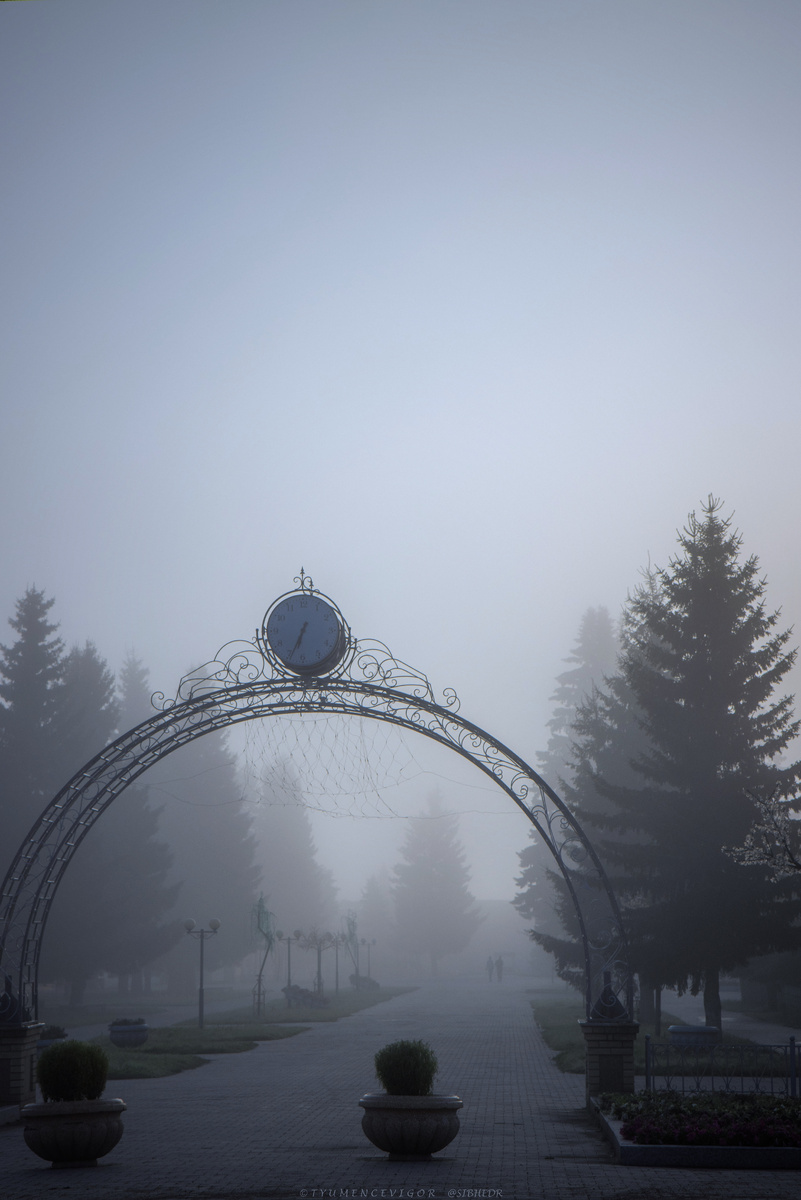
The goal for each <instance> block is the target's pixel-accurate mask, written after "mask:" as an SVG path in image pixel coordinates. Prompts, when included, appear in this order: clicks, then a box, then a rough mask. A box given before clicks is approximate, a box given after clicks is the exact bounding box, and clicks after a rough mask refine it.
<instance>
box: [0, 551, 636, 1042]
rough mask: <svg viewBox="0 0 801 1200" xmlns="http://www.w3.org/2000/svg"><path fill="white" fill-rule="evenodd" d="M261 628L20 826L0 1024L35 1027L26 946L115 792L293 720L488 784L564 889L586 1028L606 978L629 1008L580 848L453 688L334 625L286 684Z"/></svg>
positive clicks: (7, 891)
mask: <svg viewBox="0 0 801 1200" xmlns="http://www.w3.org/2000/svg"><path fill="white" fill-rule="evenodd" d="M295 582H296V585H297V586H296V593H297V594H300V595H307V594H308V595H310V594H312V593H314V594H315V595H318V596H319V595H321V593H319V592H317V591H316V589H314V588H313V585H312V581H311V579H310V578H309V576H307V575H305V574H304V573H303V572H301V575H300V576H299V577H298V579H297V580H296V581H295ZM291 594H292V593H287V595H291ZM281 599H283V597H279V601H280V600H281ZM325 599H326V600H327V599H328V598H327V597H325ZM279 601H276V602H275V603H276V604H278V603H279ZM329 603H331V602H330V601H329ZM272 607H275V605H273V606H272ZM333 607H335V606H333ZM269 611H270V610H268V613H269ZM336 612H337V613H338V614H339V610H338V609H336ZM340 616H341V614H340ZM266 619H267V618H266V617H265V621H264V622H263V623H262V626H261V629H260V631H259V632H257V634H256V637H255V638H254V639H253V641H251V642H247V641H242V642H230V643H228V644H227V645H226V646H225V647H223V649H222V650H221V651H219V652H218V654H217V656H216V657H215V658H214V659H213V660H212V661H211V662H209V663H207V664H206V665H205V667H203V668H200V669H199V670H196V671H193V672H191V673H190V674H189V675H187V676H185V677H184V678H183V679H182V680H181V682H180V684H179V687H178V690H177V692H176V695H175V697H174V698H172V699H166V698H165V697H164V695H163V693H156V695H155V696H154V698H153V699H154V704H155V705H156V707H157V708H158V709H159V711H158V712H157V713H156V714H155V715H154V716H152V717H150V718H148V719H147V720H145V721H142V722H141V724H139V725H137V726H136V727H135V728H134V729H131V730H130V731H129V732H128V733H126V734H123V735H122V736H121V737H119V738H117V740H116V741H114V742H112V743H111V744H110V745H108V746H107V747H106V748H105V749H104V750H102V751H101V752H100V754H98V755H96V756H95V758H93V759H92V760H91V761H90V762H88V763H87V764H86V765H85V766H84V767H82V768H81V770H80V771H78V772H77V773H76V774H75V775H74V776H73V777H72V779H70V780H69V782H68V783H67V784H65V786H64V787H63V788H62V789H61V791H60V792H59V793H58V795H56V796H55V798H54V799H53V800H52V801H51V802H50V804H48V806H47V808H46V809H45V810H44V812H43V813H42V815H41V816H40V818H39V819H38V821H37V822H36V824H35V825H34V826H33V828H32V829H31V831H30V833H29V834H28V837H27V838H26V840H25V842H24V844H23V846H22V847H21V849H20V850H19V852H18V854H17V857H16V859H15V860H14V862H13V864H12V866H11V868H10V869H9V872H8V874H7V876H6V879H5V881H4V884H3V889H2V895H0V982H1V983H2V989H1V990H0V1023H12V1024H13V1023H20V1022H24V1021H26V1020H30V1019H32V1018H33V1017H35V1015H36V1013H37V972H38V962H39V949H40V945H41V939H42V935H43V932H44V928H45V924H46V921H47V917H48V913H49V911H50V907H51V905H52V903H53V898H54V896H55V894H56V891H57V888H58V885H59V883H60V881H61V878H62V877H63V874H64V872H65V870H66V869H67V867H68V865H69V863H70V860H71V859H72V856H73V854H74V853H75V851H76V850H77V848H78V846H79V845H80V844H81V842H82V841H83V839H84V837H85V836H86V834H87V833H88V831H89V829H90V828H91V827H92V825H93V824H94V822H95V821H96V820H98V819H99V817H100V816H101V815H102V814H103V812H104V811H105V810H106V809H107V808H108V806H109V805H110V804H112V803H113V801H114V800H115V799H116V797H117V796H118V795H119V794H120V792H122V791H123V790H124V789H125V788H126V787H127V786H128V785H129V784H130V783H132V782H133V781H134V780H135V779H137V778H138V777H139V776H140V775H142V774H143V773H144V772H145V771H147V770H148V769H149V768H150V767H152V766H153V765H154V764H155V763H157V762H159V761H160V760H161V759H163V758H166V757H167V755H169V754H171V753H172V752H173V751H175V750H177V749H178V748H179V747H180V746H183V745H185V744H186V743H187V742H191V741H194V740H195V739H196V738H199V737H202V736H203V735H204V734H206V733H209V732H211V731H212V730H215V729H222V728H225V727H228V726H232V725H236V724H239V723H241V722H244V721H252V720H257V719H263V718H270V717H276V716H280V715H285V714H293V715H294V714H299V713H340V714H344V715H350V716H358V717H369V718H372V719H375V720H380V721H386V722H389V723H391V724H394V725H397V726H399V727H401V728H403V729H406V730H411V731H413V732H416V733H419V734H421V735H423V736H425V737H427V738H430V739H432V740H433V741H435V742H439V743H440V744H441V745H443V746H446V747H448V748H449V749H451V750H453V751H455V752H456V753H457V754H459V755H461V756H462V757H463V758H465V759H467V760H468V761H469V762H471V763H473V765H474V766H476V767H477V768H478V769H479V770H480V771H482V772H484V774H485V775H487V776H489V778H490V779H492V780H493V781H494V782H495V783H496V784H497V785H498V786H499V787H501V788H502V789H503V790H504V791H505V792H506V793H507V795H508V796H509V797H510V798H511V799H512V800H513V801H514V803H515V804H516V805H517V806H518V807H519V808H520V809H521V811H522V812H524V813H525V815H526V816H527V817H528V819H529V820H530V821H531V823H532V824H533V825H534V826H535V828H536V829H537V831H538V832H539V835H540V837H541V838H542V840H543V842H544V843H545V845H546V846H547V847H548V849H549V850H550V851H551V853H552V855H553V857H554V859H555V860H556V863H557V865H558V867H559V869H560V871H561V873H562V876H563V878H564V879H565V882H566V885H567V888H568V890H569V892H570V895H571V897H572V899H573V903H574V905H575V909H576V915H577V918H578V924H579V928H580V931H581V940H582V945H583V953H584V967H585V978H586V995H585V1000H586V1007H587V1016H588V1018H589V1016H590V1014H591V1013H592V1014H593V1015H594V1016H596V1017H597V1016H598V1014H599V1011H602V1009H603V1006H604V1003H605V1001H604V996H605V995H606V996H607V997H608V994H609V993H608V986H607V988H606V992H605V983H607V982H608V979H609V978H611V979H612V980H613V982H614V992H615V994H617V993H622V995H623V998H624V1001H625V1005H624V1007H625V1008H627V1009H628V1011H631V981H630V973H629V965H628V956H627V949H626V941H625V935H624V932H623V928H622V923H621V919H620V913H619V910H618V906H617V902H616V900H615V897H614V894H613V893H612V890H611V888H610V885H609V882H608V880H607V878H606V875H605V873H604V870H603V867H602V866H601V863H600V861H599V860H598V856H597V854H596V853H595V851H594V849H593V847H592V845H591V843H590V841H589V839H588V838H587V836H586V835H585V833H584V832H583V830H582V829H581V826H580V825H579V823H578V822H577V820H576V819H575V817H574V816H573V815H572V814H571V812H570V811H569V809H567V807H566V806H565V805H564V804H563V802H562V801H561V800H560V799H559V797H558V796H557V795H556V793H555V792H554V791H553V790H552V788H551V787H549V785H548V784H547V783H546V782H545V780H543V779H542V778H541V777H540V776H539V775H538V774H537V772H536V771H534V770H533V769H532V768H531V767H530V766H529V765H528V764H527V763H526V762H524V761H523V759H521V758H520V757H519V756H518V755H516V754H515V753H514V752H513V751H512V750H510V749H509V748H508V747H507V746H505V745H503V743H501V742H499V741H497V740H495V739H494V738H492V737H491V736H490V735H489V734H488V733H487V732H486V731H485V730H483V729H481V728H479V726H477V725H474V724H473V723H472V722H470V721H468V720H466V719H465V718H464V717H462V716H461V715H460V713H459V701H458V698H457V696H456V693H455V692H454V691H453V690H451V689H448V690H446V691H445V692H444V693H443V695H442V700H441V701H438V700H437V698H436V696H435V694H434V691H433V689H432V687H431V684H430V682H429V680H428V678H427V677H426V676H425V675H424V674H423V673H422V672H421V671H418V670H416V669H415V668H413V667H411V666H409V665H408V664H407V663H404V662H401V661H400V660H398V659H396V658H394V656H393V655H392V654H391V652H390V651H389V649H388V648H387V647H386V646H385V645H383V643H381V642H374V641H356V640H355V639H354V638H353V637H352V635H351V631H350V629H349V628H348V626H347V625H346V624H345V622H344V618H342V628H343V636H344V641H343V649H342V655H341V657H340V659H339V660H338V662H337V663H336V665H335V666H334V667H332V668H331V669H330V670H329V671H328V672H326V673H323V674H320V675H314V676H311V677H310V676H308V675H306V676H304V677H299V676H298V675H297V674H294V673H293V672H292V671H291V670H288V669H287V667H286V666H285V665H284V664H283V663H282V662H281V661H280V660H279V659H278V658H277V657H276V656H275V655H274V654H273V653H272V652H271V649H270V645H269V642H268V641H267V640H266V639H265V637H264V629H265V626H266ZM599 1006H600V1008H599ZM619 1007H620V1006H619V1005H616V1006H615V1011H618V1010H619ZM610 1015H613V1014H610Z"/></svg>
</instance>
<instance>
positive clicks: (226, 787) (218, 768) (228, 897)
mask: <svg viewBox="0 0 801 1200" xmlns="http://www.w3.org/2000/svg"><path fill="white" fill-rule="evenodd" d="M145 779H146V780H147V782H148V783H149V784H150V789H151V795H152V796H154V797H155V798H156V799H157V800H158V801H159V803H161V804H162V805H163V808H162V810H161V813H160V828H161V832H162V836H163V837H164V839H165V840H166V841H167V843H168V844H169V846H170V849H171V851H172V853H173V855H174V863H173V866H172V869H171V874H170V879H171V881H172V882H174V883H179V882H180V883H181V884H182V887H181V890H180V892H179V897H178V901H177V903H176V905H175V907H174V908H173V910H172V917H173V918H174V919H176V920H178V921H179V922H183V921H184V920H186V919H187V918H191V919H192V920H194V921H196V922H197V924H198V926H204V925H207V924H208V922H209V921H210V920H211V919H213V918H216V919H217V920H219V921H221V922H222V927H221V929H220V932H219V934H218V936H217V937H213V938H211V939H209V942H208V945H207V946H206V952H205V953H206V964H207V966H208V968H209V970H210V971H211V970H214V969H215V968H217V967H223V966H233V965H234V964H236V963H238V962H240V961H241V959H242V958H243V957H244V956H245V955H246V954H247V953H248V952H249V951H250V949H251V948H252V936H251V914H252V912H253V909H254V907H255V905H256V903H257V899H258V895H259V882H260V878H261V870H260V868H259V866H258V863H257V859H256V841H255V837H254V835H253V822H252V811H251V806H250V805H249V803H248V802H247V800H246V798H245V797H244V795H243V790H242V783H241V780H240V777H239V773H238V770H237V764H236V760H235V758H234V756H233V755H232V754H231V752H230V750H229V748H228V742H227V739H226V735H225V733H224V731H220V730H214V731H212V732H211V733H207V734H204V735H203V736H202V737H200V738H198V739H197V740H196V741H193V742H190V743H188V744H187V745H186V746H183V747H181V749H179V750H177V751H175V753H173V754H171V755H169V756H168V757H167V758H165V759H164V760H163V761H162V762H161V763H159V764H157V765H156V766H155V767H154V768H152V769H151V771H149V772H148V774H147V775H146V776H145ZM267 890H268V889H267V888H265V893H266V892H267ZM270 907H272V905H270ZM161 965H163V966H165V967H166V969H167V971H168V973H169V974H170V976H171V979H172V980H173V982H174V983H175V985H176V987H177V988H179V989H180V990H183V991H187V992H188V991H190V990H191V989H192V988H193V987H194V982H193V980H194V976H195V971H196V968H197V943H196V942H194V941H192V939H190V938H187V937H186V935H184V936H183V939H182V940H181V942H180V943H179V944H178V945H177V946H175V948H174V949H173V950H171V951H170V953H169V955H168V956H167V958H166V960H164V962H163V964H161Z"/></svg>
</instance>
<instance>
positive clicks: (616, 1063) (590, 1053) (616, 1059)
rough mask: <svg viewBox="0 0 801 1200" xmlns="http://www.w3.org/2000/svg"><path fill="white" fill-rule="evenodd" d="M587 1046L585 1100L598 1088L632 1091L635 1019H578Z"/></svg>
mask: <svg viewBox="0 0 801 1200" xmlns="http://www.w3.org/2000/svg"><path fill="white" fill-rule="evenodd" d="M579 1025H580V1026H581V1029H582V1032H583V1033H584V1042H585V1045H586V1048H587V1072H586V1081H587V1091H586V1096H587V1102H588V1103H589V1099H590V1096H600V1094H601V1092H633V1091H634V1042H635V1039H636V1037H637V1032H638V1030H639V1028H640V1026H639V1025H638V1024H637V1023H636V1022H634V1021H579Z"/></svg>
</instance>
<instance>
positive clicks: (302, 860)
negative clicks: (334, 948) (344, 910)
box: [254, 763, 337, 930]
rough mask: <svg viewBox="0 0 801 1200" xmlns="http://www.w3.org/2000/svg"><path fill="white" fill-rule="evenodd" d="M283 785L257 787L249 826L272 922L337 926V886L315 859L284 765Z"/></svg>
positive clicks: (294, 783)
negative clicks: (258, 792)
mask: <svg viewBox="0 0 801 1200" xmlns="http://www.w3.org/2000/svg"><path fill="white" fill-rule="evenodd" d="M283 767H284V769H283V770H282V772H281V776H282V779H283V781H284V786H283V787H281V788H280V789H277V788H276V789H273V788H271V787H270V786H269V785H267V784H266V783H264V784H262V785H261V794H260V797H259V803H258V805H257V806H256V809H255V821H254V830H255V834H256V838H257V843H258V844H257V858H258V862H259V865H260V867H261V871H262V886H263V888H264V893H265V896H267V897H268V900H269V905H270V909H271V910H272V911H273V912H274V913H275V917H276V923H277V925H278V926H279V928H282V929H285V930H291V929H308V928H311V927H319V928H321V929H333V928H334V927H335V926H336V912H337V889H336V886H335V884H334V878H333V875H332V873H331V871H329V870H328V869H327V868H325V867H323V866H321V865H320V863H319V862H318V861H317V848H316V846H315V844H314V835H313V832H312V826H311V821H310V819H309V814H308V811H307V809H306V807H305V805H304V801H303V795H302V792H301V788H300V783H299V781H298V780H297V778H296V777H295V776H294V774H293V772H292V769H291V764H290V763H286V764H283Z"/></svg>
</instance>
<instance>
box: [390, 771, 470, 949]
mask: <svg viewBox="0 0 801 1200" xmlns="http://www.w3.org/2000/svg"><path fill="white" fill-rule="evenodd" d="M401 858H402V861H401V862H399V863H397V864H396V866H395V868H394V871H393V879H392V892H393V901H394V905H395V927H396V930H397V935H398V939H399V941H400V943H401V944H402V945H403V946H405V947H406V948H407V949H408V950H409V951H411V952H412V953H421V954H423V955H424V956H425V957H426V958H427V959H428V960H429V962H430V964H431V970H432V972H433V973H436V971H437V968H438V965H439V963H440V961H441V960H442V959H443V958H444V957H445V956H446V955H448V954H458V953H459V951H460V950H464V949H465V948H466V946H467V945H468V943H469V942H470V939H471V938H472V936H473V934H474V933H475V931H476V929H477V928H478V926H479V925H480V924H481V919H482V918H481V916H480V914H479V912H478V910H477V909H476V908H475V907H474V905H475V897H474V896H472V895H471V893H470V890H469V885H470V870H469V868H468V866H467V864H466V861H465V852H464V849H463V847H462V844H461V842H460V841H459V819H458V817H457V816H456V815H454V814H448V813H446V812H445V810H444V808H443V806H442V801H441V800H440V798H439V797H438V796H437V795H436V794H435V795H432V796H429V798H428V802H427V807H426V811H425V812H424V813H423V814H422V815H421V816H420V817H417V818H414V819H412V820H410V822H409V826H408V830H407V833H406V839H405V841H404V843H403V846H402V847H401Z"/></svg>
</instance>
